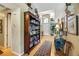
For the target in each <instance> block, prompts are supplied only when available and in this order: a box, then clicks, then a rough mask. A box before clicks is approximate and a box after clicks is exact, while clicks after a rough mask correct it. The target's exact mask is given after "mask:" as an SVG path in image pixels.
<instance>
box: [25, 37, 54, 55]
mask: <svg viewBox="0 0 79 59" xmlns="http://www.w3.org/2000/svg"><path fill="white" fill-rule="evenodd" d="M46 40H47V41H51V42H52V46H51V56H54V54H55V53H54V52H55V48H54V39H53V36H41V39H40V43H39V44H38V45H37V46H35V48H34V49H33V50H32V51H31V52H30V54H29V55H28V54H27V53H26V54H24V56H33V55H34V54H35V53H36V51H37V50H38V49H39V48H40V46H41V45H42V44H43V43H44V42H45V41H46Z"/></svg>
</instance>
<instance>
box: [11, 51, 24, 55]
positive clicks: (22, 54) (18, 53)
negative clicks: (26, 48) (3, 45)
mask: <svg viewBox="0 0 79 59" xmlns="http://www.w3.org/2000/svg"><path fill="white" fill-rule="evenodd" d="M12 53H14V54H16V55H17V56H21V55H23V54H24V52H22V53H17V52H15V51H12Z"/></svg>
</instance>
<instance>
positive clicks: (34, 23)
mask: <svg viewBox="0 0 79 59" xmlns="http://www.w3.org/2000/svg"><path fill="white" fill-rule="evenodd" d="M30 24H33V25H35V26H40V25H38V24H35V23H33V22H30Z"/></svg>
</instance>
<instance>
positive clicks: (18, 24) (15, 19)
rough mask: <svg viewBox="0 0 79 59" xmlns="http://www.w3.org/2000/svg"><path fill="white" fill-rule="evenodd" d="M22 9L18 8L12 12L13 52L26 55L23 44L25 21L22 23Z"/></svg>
mask: <svg viewBox="0 0 79 59" xmlns="http://www.w3.org/2000/svg"><path fill="white" fill-rule="evenodd" d="M22 20H23V19H22V14H21V9H20V8H17V9H15V10H14V11H13V12H12V15H11V24H12V51H13V53H15V54H17V55H22V54H23V53H24V48H23V46H24V42H23V40H24V39H23V37H24V34H23V32H24V31H23V23H22V22H23V21H22Z"/></svg>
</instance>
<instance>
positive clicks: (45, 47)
mask: <svg viewBox="0 0 79 59" xmlns="http://www.w3.org/2000/svg"><path fill="white" fill-rule="evenodd" d="M51 45H52V43H51V42H50V41H45V42H44V43H43V44H42V45H41V47H40V48H39V49H38V50H37V51H36V53H35V54H34V56H50V55H51Z"/></svg>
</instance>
